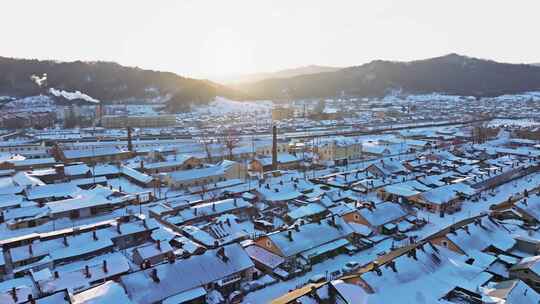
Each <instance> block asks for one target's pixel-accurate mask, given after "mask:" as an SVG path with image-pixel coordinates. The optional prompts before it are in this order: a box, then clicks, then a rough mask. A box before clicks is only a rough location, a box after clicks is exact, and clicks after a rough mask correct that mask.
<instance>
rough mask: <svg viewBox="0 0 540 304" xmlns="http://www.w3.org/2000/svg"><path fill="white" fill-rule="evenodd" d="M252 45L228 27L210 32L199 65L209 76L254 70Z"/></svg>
mask: <svg viewBox="0 0 540 304" xmlns="http://www.w3.org/2000/svg"><path fill="white" fill-rule="evenodd" d="M253 52H254V46H253V43H252V42H251V41H250V40H249V39H245V38H244V37H241V36H240V35H239V34H237V33H236V32H234V31H232V30H230V29H217V30H216V31H214V32H212V33H210V34H209V35H208V36H207V38H206V40H205V41H204V45H203V48H202V51H201V58H200V61H201V66H202V67H203V70H204V71H205V72H206V73H208V75H210V76H229V75H236V74H240V73H244V72H245V71H253V70H254V62H253Z"/></svg>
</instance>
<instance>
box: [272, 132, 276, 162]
mask: <svg viewBox="0 0 540 304" xmlns="http://www.w3.org/2000/svg"><path fill="white" fill-rule="evenodd" d="M272 170H277V126H276V125H274V126H272Z"/></svg>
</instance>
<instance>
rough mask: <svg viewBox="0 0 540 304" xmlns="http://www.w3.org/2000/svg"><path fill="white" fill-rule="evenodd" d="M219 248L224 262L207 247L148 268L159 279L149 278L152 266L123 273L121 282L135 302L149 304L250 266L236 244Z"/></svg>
mask: <svg viewBox="0 0 540 304" xmlns="http://www.w3.org/2000/svg"><path fill="white" fill-rule="evenodd" d="M223 249H224V254H225V256H226V257H227V258H228V259H227V261H225V260H223V259H222V258H221V257H220V256H219V255H218V253H217V251H218V250H219V249H216V250H208V251H206V252H205V253H203V254H202V255H194V256H191V257H190V258H188V259H185V260H177V261H175V262H174V263H172V264H171V263H167V264H160V265H158V266H156V267H154V268H152V269H156V270H157V276H158V278H159V282H155V281H154V280H152V278H151V272H152V269H148V270H142V271H138V272H134V273H131V274H127V275H124V276H122V277H121V281H122V284H123V285H124V286H125V288H126V291H127V293H128V295H129V296H130V298H131V299H132V300H133V301H134V302H135V303H138V304H151V303H155V302H159V301H161V300H163V299H166V298H169V297H172V296H174V295H177V294H180V293H182V292H184V291H188V290H191V289H194V288H196V287H200V286H204V285H206V284H208V283H211V282H217V281H219V280H220V279H225V278H227V277H229V276H231V275H233V274H236V273H238V272H240V271H244V270H247V269H249V268H251V267H253V262H252V261H251V259H250V258H249V256H248V255H247V253H246V252H245V251H244V249H243V248H242V247H241V246H240V245H239V244H236V243H235V244H231V245H227V246H224V247H223Z"/></svg>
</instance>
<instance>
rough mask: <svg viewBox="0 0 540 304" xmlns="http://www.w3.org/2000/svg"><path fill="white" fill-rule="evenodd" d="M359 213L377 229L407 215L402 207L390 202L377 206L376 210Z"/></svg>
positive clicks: (366, 209) (363, 209)
mask: <svg viewBox="0 0 540 304" xmlns="http://www.w3.org/2000/svg"><path fill="white" fill-rule="evenodd" d="M358 213H360V215H361V216H362V217H363V218H364V219H366V220H367V221H368V222H369V224H370V225H372V226H375V227H377V226H381V225H384V224H386V223H389V222H392V221H395V220H397V219H399V218H401V217H404V216H406V215H407V212H405V210H403V208H401V206H400V205H398V204H394V203H390V202H384V203H380V204H376V205H375V208H372V209H371V210H370V209H368V208H362V209H360V210H358Z"/></svg>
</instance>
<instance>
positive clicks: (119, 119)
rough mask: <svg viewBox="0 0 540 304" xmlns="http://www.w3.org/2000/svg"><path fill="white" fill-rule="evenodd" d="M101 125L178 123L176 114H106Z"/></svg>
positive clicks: (160, 124)
mask: <svg viewBox="0 0 540 304" xmlns="http://www.w3.org/2000/svg"><path fill="white" fill-rule="evenodd" d="M101 125H102V126H103V127H105V128H125V127H132V128H161V127H172V126H174V125H176V115H173V114H167V115H164V114H160V115H130V116H124V115H104V116H103V117H102V118H101Z"/></svg>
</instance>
